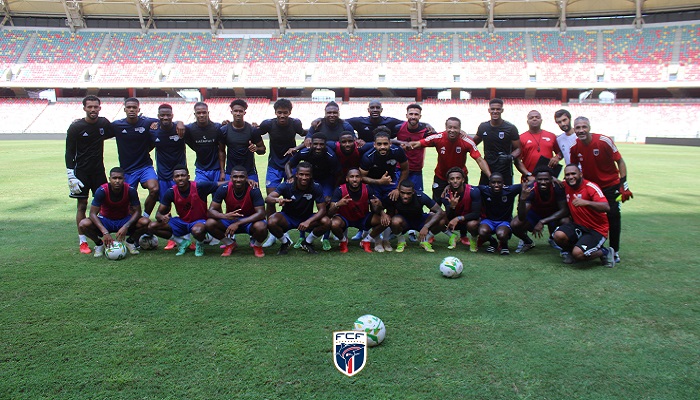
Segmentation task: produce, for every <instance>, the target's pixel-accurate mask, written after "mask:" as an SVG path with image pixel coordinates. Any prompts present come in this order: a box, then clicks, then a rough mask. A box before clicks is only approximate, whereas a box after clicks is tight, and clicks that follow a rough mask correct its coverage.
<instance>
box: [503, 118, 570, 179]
mask: <svg viewBox="0 0 700 400" xmlns="http://www.w3.org/2000/svg"><path fill="white" fill-rule="evenodd" d="M527 126H528V128H529V129H528V131H527V132H523V133H522V134H521V135H520V151H521V153H520V157H517V158H516V159H515V166H516V167H517V168H518V170H519V171H520V172H521V173H522V174H523V178H527V180H528V181H529V182H530V183H531V182H533V181H534V180H535V176H534V175H533V171H534V170H535V168H536V167H537V166H539V165H546V166H548V167H549V168H552V169H554V170H555V171H557V169H560V168H561V166H560V165H559V161H561V159H562V158H563V157H562V155H561V150H559V145H558V144H557V137H556V136H555V135H554V134H553V133H552V132H549V131H546V130H544V129H542V115H541V114H540V112H539V111H536V110H532V111H530V112H529V113H528V114H527ZM557 166H558V167H557ZM557 175H559V174H558V173H557V172H555V173H554V176H555V177H556V176H557Z"/></svg>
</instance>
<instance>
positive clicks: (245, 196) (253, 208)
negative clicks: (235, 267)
mask: <svg viewBox="0 0 700 400" xmlns="http://www.w3.org/2000/svg"><path fill="white" fill-rule="evenodd" d="M249 176H250V174H249V173H248V170H246V168H245V167H244V166H242V165H235V166H233V167H231V180H230V181H229V182H227V183H226V184H224V185H223V186H221V187H219V188H218V189H217V190H216V192H215V193H214V196H212V200H211V204H210V205H209V213H208V216H209V218H208V219H207V222H206V230H207V232H209V234H211V235H212V236H213V237H215V238H217V239H219V240H221V241H222V242H223V243H224V246H225V247H224V251H223V253H221V257H228V256H230V255H231V253H232V252H233V251H234V250H235V249H236V247H238V245H237V244H236V234H237V233H245V234H247V235H250V237H251V238H252V239H253V240H254V241H253V243H252V246H253V253H254V254H255V256H256V257H264V256H265V253H264V252H263V248H262V242H263V241H264V240H265V238H266V237H267V224H266V223H265V200H263V197H262V193H261V192H260V188H257V187H256V188H253V187H251V186H250V185H249V184H248V177H249ZM222 203H225V204H226V212H225V213H224V212H223V210H222V208H221V204H222Z"/></svg>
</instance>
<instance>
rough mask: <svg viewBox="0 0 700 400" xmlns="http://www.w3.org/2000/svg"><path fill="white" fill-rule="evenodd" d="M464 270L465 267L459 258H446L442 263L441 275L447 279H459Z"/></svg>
mask: <svg viewBox="0 0 700 400" xmlns="http://www.w3.org/2000/svg"><path fill="white" fill-rule="evenodd" d="M463 269H464V265H463V264H462V261H460V260H459V258H457V257H452V256H450V257H445V258H444V259H443V260H442V262H441V263H440V273H441V274H442V276H444V277H445V278H457V277H459V275H460V274H462V270H463Z"/></svg>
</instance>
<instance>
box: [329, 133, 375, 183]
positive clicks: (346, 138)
mask: <svg viewBox="0 0 700 400" xmlns="http://www.w3.org/2000/svg"><path fill="white" fill-rule="evenodd" d="M326 144H327V145H328V148H330V149H331V150H332V151H333V152H334V153H335V155H336V157H338V162H340V167H341V168H342V174H341V175H342V176H347V174H348V171H350V169H351V168H359V167H360V159H361V158H362V155H363V154H365V153H366V152H368V151H369V150H371V149H373V148H374V145H373V144H372V142H370V143H365V144H364V145H363V146H360V145H359V144H358V141H357V139H356V138H355V134H354V133H352V132H350V131H345V132H342V133H341V134H340V138H339V140H338V141H337V142H334V141H332V140H329V141H328V142H326Z"/></svg>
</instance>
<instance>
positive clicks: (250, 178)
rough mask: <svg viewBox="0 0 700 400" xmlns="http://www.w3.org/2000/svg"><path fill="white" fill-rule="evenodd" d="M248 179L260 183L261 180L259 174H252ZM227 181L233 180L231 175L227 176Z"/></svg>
mask: <svg viewBox="0 0 700 400" xmlns="http://www.w3.org/2000/svg"><path fill="white" fill-rule="evenodd" d="M248 179H249V180H251V181H255V182H258V183H260V179H258V174H250V175H248ZM226 180H227V181H230V180H231V174H226Z"/></svg>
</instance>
